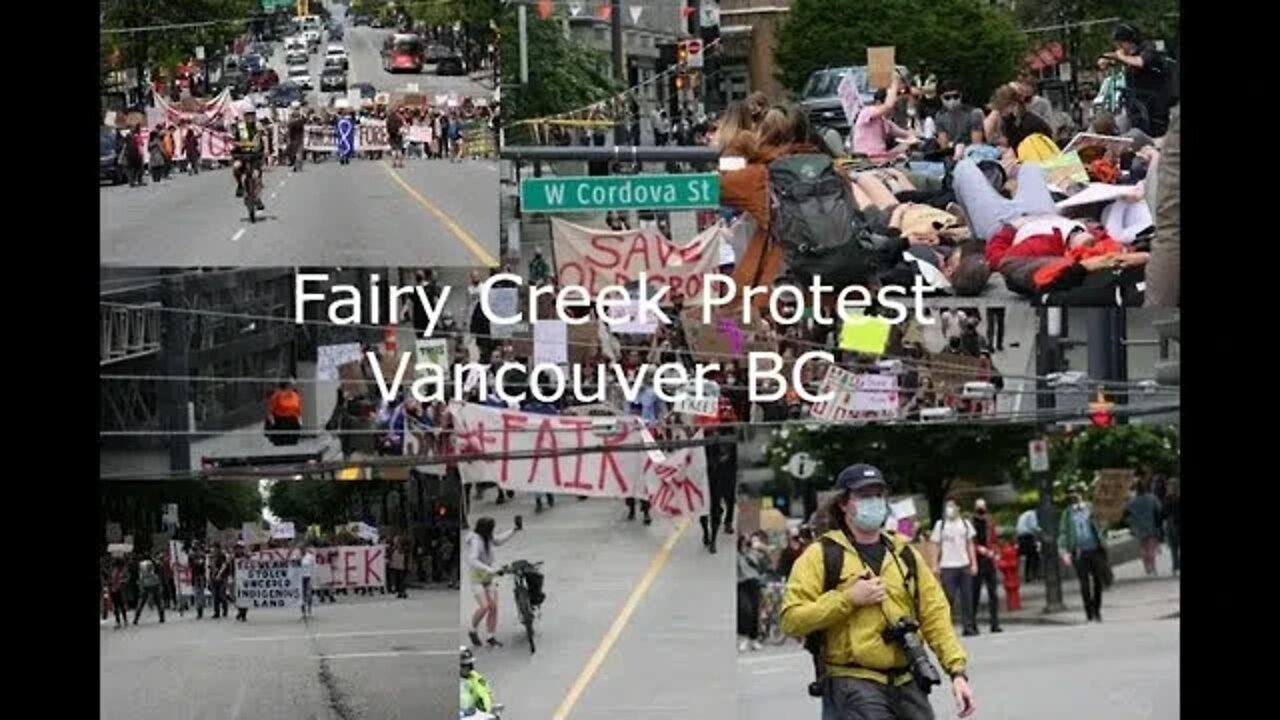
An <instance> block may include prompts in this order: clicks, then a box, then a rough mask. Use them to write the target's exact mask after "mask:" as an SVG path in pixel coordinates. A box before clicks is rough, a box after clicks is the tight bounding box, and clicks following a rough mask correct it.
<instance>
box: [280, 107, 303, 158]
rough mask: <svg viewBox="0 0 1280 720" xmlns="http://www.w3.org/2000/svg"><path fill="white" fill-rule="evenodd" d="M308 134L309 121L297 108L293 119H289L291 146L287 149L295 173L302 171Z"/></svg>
mask: <svg viewBox="0 0 1280 720" xmlns="http://www.w3.org/2000/svg"><path fill="white" fill-rule="evenodd" d="M306 133H307V120H306V118H304V117H303V116H302V113H301V112H299V111H298V110H297V109H296V108H295V110H294V113H293V117H291V118H289V144H288V147H287V148H286V149H285V152H286V154H287V155H288V156H289V164H290V165H291V166H292V167H293V172H298V171H299V170H301V169H302V159H303V157H304V155H305V153H304V152H303V150H302V146H303V140H304V138H305V137H306Z"/></svg>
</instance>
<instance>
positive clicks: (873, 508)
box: [853, 497, 889, 530]
mask: <svg viewBox="0 0 1280 720" xmlns="http://www.w3.org/2000/svg"><path fill="white" fill-rule="evenodd" d="M888 517H889V505H888V503H886V502H885V499H884V498H882V497H870V498H859V499H858V500H857V501H856V504H855V507H854V515H853V524H854V525H856V526H857V527H858V529H860V530H879V529H880V528H881V527H884V521H885V519H886V518H888Z"/></svg>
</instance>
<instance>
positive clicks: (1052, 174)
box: [1039, 152, 1089, 188]
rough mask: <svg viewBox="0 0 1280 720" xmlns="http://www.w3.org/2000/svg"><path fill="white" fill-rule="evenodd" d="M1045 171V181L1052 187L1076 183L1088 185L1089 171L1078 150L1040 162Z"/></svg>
mask: <svg viewBox="0 0 1280 720" xmlns="http://www.w3.org/2000/svg"><path fill="white" fill-rule="evenodd" d="M1039 165H1040V169H1041V171H1043V172H1044V181H1045V183H1046V184H1047V185H1049V186H1050V187H1056V188H1067V187H1070V186H1072V185H1075V184H1082V185H1087V184H1088V183H1089V172H1088V171H1087V170H1085V168H1084V163H1083V162H1081V161H1080V155H1079V154H1078V153H1076V152H1069V153H1068V152H1064V153H1061V154H1059V155H1058V156H1056V157H1053V158H1050V159H1048V160H1043V161H1041V162H1040V163H1039Z"/></svg>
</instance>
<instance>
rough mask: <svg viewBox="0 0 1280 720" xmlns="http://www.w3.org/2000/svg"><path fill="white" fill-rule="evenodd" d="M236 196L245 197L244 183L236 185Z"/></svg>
mask: <svg viewBox="0 0 1280 720" xmlns="http://www.w3.org/2000/svg"><path fill="white" fill-rule="evenodd" d="M236 197H238V198H242V197H244V186H243V185H237V186H236Z"/></svg>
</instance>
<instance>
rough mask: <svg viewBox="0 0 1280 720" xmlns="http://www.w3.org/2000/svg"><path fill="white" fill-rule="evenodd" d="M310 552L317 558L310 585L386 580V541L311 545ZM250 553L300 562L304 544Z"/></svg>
mask: <svg viewBox="0 0 1280 720" xmlns="http://www.w3.org/2000/svg"><path fill="white" fill-rule="evenodd" d="M311 552H312V554H313V555H315V559H316V562H315V565H314V566H313V567H312V569H311V586H312V587H313V588H315V589H317V590H340V589H344V588H345V589H355V588H362V587H365V588H368V587H374V588H376V587H383V586H385V585H386V584H387V580H386V578H387V572H386V568H387V548H386V546H385V545H335V546H333V547H318V548H312V549H311ZM251 557H252V558H254V559H255V560H258V561H261V562H275V563H282V562H284V563H287V562H298V563H301V561H302V548H298V547H288V548H268V549H264V550H261V551H259V552H257V553H254V554H253V555H252V556H251Z"/></svg>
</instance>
